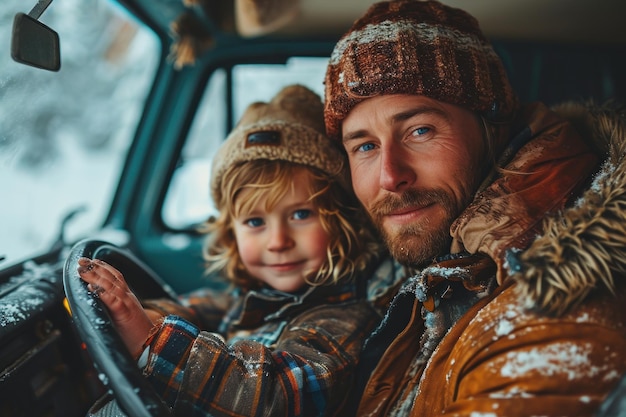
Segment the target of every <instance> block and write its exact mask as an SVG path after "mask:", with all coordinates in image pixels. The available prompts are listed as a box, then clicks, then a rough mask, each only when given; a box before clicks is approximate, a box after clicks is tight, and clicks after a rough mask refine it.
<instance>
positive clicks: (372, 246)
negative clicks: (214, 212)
mask: <svg viewBox="0 0 626 417" xmlns="http://www.w3.org/2000/svg"><path fill="white" fill-rule="evenodd" d="M299 171H304V172H307V173H308V174H307V178H308V181H307V182H306V183H305V184H294V182H293V178H295V174H296V173H297V172H299ZM223 178H224V179H223V181H222V193H221V201H216V202H215V203H216V205H217V206H218V207H221V208H222V210H221V212H220V215H219V216H218V218H217V219H216V220H215V221H213V222H208V223H207V228H206V231H208V232H210V233H211V235H210V237H209V238H208V239H207V243H206V246H205V250H204V257H205V259H206V260H207V261H208V268H207V271H208V272H212V271H221V272H222V273H223V274H224V275H225V276H226V277H227V278H228V279H229V280H231V282H233V283H234V284H236V285H238V286H242V287H244V288H254V287H256V286H258V285H259V284H260V283H259V282H258V280H256V279H254V278H253V277H251V276H250V275H249V274H248V272H247V270H246V269H245V267H244V265H243V263H242V261H241V257H240V256H239V252H238V250H237V242H236V239H235V233H234V229H233V227H234V225H233V220H234V218H235V217H239V216H241V215H245V214H246V213H248V212H250V211H251V210H253V209H254V207H255V206H256V205H258V203H259V202H260V201H263V200H265V205H266V207H265V209H266V210H272V209H273V208H274V207H275V206H276V204H277V203H278V202H279V201H280V199H281V198H283V196H285V194H287V193H289V192H290V191H291V190H292V188H293V187H294V186H298V187H307V191H308V192H309V193H310V195H311V197H310V201H311V202H312V203H313V205H314V207H315V208H316V209H317V210H318V213H319V218H320V221H321V223H322V227H323V228H324V229H325V230H326V232H327V233H328V235H329V236H330V237H331V238H330V243H329V245H328V248H327V249H326V254H327V256H326V261H325V262H324V264H323V266H322V267H321V268H320V270H319V271H317V273H316V274H314V275H312V276H310V277H307V282H308V283H309V284H310V285H324V284H331V283H336V282H338V281H340V280H342V279H346V278H350V277H353V276H354V274H355V273H356V272H359V271H362V270H364V269H365V268H366V267H367V266H368V264H369V262H370V261H371V260H372V259H373V258H374V257H376V255H378V254H379V252H380V250H381V246H380V245H379V244H378V240H377V237H376V236H375V234H374V232H373V228H372V227H371V226H370V224H369V219H368V218H367V217H366V216H365V213H364V211H363V210H362V208H361V206H360V205H359V203H358V201H357V200H356V198H355V197H354V195H353V194H352V193H351V192H349V191H347V190H346V189H345V188H344V187H342V186H341V185H340V184H339V182H337V181H336V180H335V179H332V178H331V177H329V176H328V175H326V174H324V173H323V172H322V171H320V170H317V169H315V168H312V167H309V166H304V165H300V164H296V163H293V162H288V161H284V160H272V161H270V160H263V159H257V160H252V161H247V162H244V163H241V164H235V165H232V166H231V167H230V168H229V169H228V171H227V172H226V173H225V174H224V176H223ZM243 190H250V191H251V192H249V193H247V194H246V198H245V199H239V198H238V197H239V195H240V194H241V192H242V191H243ZM357 228H358V229H357Z"/></svg>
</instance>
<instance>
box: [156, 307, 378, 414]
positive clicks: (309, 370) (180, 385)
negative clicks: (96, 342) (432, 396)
mask: <svg viewBox="0 0 626 417" xmlns="http://www.w3.org/2000/svg"><path fill="white" fill-rule="evenodd" d="M378 320H379V316H378V315H377V314H376V313H375V312H374V310H373V309H372V308H371V307H370V305H369V304H368V303H366V302H350V303H343V304H335V305H324V306H318V307H315V308H313V309H310V310H309V311H307V312H306V313H303V314H301V315H300V316H298V317H297V318H296V319H295V320H292V321H291V322H290V323H289V324H288V325H287V326H286V327H285V330H284V331H283V333H282V335H281V337H280V338H279V340H278V342H277V345H276V346H275V348H272V349H270V348H267V347H265V346H263V345H262V344H261V343H258V342H253V341H237V342H235V343H232V344H226V343H225V342H224V340H223V339H222V338H221V336H219V335H217V334H215V333H210V332H203V331H200V330H198V328H197V327H195V326H193V325H192V324H191V323H189V322H187V321H185V320H183V319H181V318H180V317H177V316H168V317H166V318H165V320H164V321H163V324H162V325H161V327H160V328H159V329H158V330H157V331H156V333H155V334H154V335H153V336H152V337H151V339H149V340H148V343H149V345H150V357H149V360H148V365H147V366H146V368H144V374H145V375H146V376H147V377H148V379H149V380H150V381H151V382H152V384H153V385H154V386H155V388H156V390H157V392H158V393H159V394H160V395H161V396H162V397H163V398H164V399H165V401H166V402H167V403H168V404H169V405H170V406H171V407H173V408H174V412H175V414H176V415H180V416H209V415H210V416H277V415H279V416H318V415H333V414H334V415H337V413H338V412H339V410H340V408H341V406H342V405H343V404H342V403H343V401H345V398H347V396H348V391H349V389H350V387H351V386H352V382H353V381H352V378H353V372H354V369H355V367H356V364H357V361H358V356H359V353H360V350H361V346H362V344H363V341H364V340H365V338H366V337H367V336H368V335H369V333H370V332H371V330H372V328H373V326H374V325H375V324H376V323H377V322H378Z"/></svg>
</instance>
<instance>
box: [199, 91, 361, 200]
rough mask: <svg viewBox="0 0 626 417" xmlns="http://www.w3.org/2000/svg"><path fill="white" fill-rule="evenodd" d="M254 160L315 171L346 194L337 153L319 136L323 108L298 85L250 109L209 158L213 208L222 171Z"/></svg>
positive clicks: (344, 175) (344, 171)
mask: <svg viewBox="0 0 626 417" xmlns="http://www.w3.org/2000/svg"><path fill="white" fill-rule="evenodd" d="M256 159H267V160H283V161H289V162H293V163H297V164H300V165H305V166H307V167H313V168H316V169H318V170H320V171H322V172H324V173H325V174H326V175H328V176H329V177H330V178H333V179H336V180H337V181H338V182H339V184H340V185H342V186H343V187H344V188H346V190H350V188H349V186H348V184H349V181H350V176H349V175H350V174H349V172H348V170H347V163H346V162H344V160H345V156H344V154H343V151H342V150H341V149H340V147H339V146H337V144H336V143H334V142H331V141H330V140H329V139H328V137H327V136H326V135H325V132H324V105H323V104H322V100H321V98H320V97H319V95H317V94H316V93H315V92H313V91H311V90H310V89H308V88H307V87H305V86H302V85H297V84H296V85H290V86H287V87H285V88H283V89H282V90H281V91H279V92H278V94H276V96H274V98H272V100H271V101H270V102H269V103H264V102H256V103H252V104H250V105H249V106H248V108H247V109H246V110H245V112H244V114H243V116H242V117H241V119H240V120H239V122H238V123H237V126H236V127H235V128H234V129H233V130H232V132H231V133H230V134H229V135H228V137H227V138H226V140H225V141H224V143H223V144H222V146H221V147H220V149H219V150H218V151H217V153H216V155H215V157H214V158H213V166H212V173H211V194H212V197H213V201H214V202H215V203H216V204H217V205H218V206H219V205H220V202H221V200H222V181H223V177H224V174H225V173H226V171H227V170H228V169H229V168H230V167H232V166H234V165H236V164H240V163H243V162H246V161H252V160H256Z"/></svg>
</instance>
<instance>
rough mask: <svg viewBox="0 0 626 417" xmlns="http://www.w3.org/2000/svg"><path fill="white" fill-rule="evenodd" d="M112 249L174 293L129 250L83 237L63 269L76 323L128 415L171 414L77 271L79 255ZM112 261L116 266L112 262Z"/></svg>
mask: <svg viewBox="0 0 626 417" xmlns="http://www.w3.org/2000/svg"><path fill="white" fill-rule="evenodd" d="M111 253H113V254H114V256H113V258H115V259H117V260H121V261H123V263H127V264H133V265H134V267H135V272H137V271H140V272H141V273H142V274H143V277H141V278H143V279H144V280H145V279H146V278H147V279H149V280H153V282H152V284H154V285H158V286H159V287H160V288H161V292H162V293H163V294H165V296H168V297H173V295H172V294H170V293H169V291H170V290H169V289H167V287H163V286H162V285H161V284H162V283H161V282H160V280H159V279H158V277H156V274H154V273H153V272H152V271H151V270H149V268H147V267H146V266H145V265H143V264H141V263H140V262H139V261H138V260H137V259H135V258H134V257H133V256H132V255H130V254H129V253H128V252H125V251H122V250H120V249H119V248H117V247H115V246H114V245H112V244H110V243H107V242H103V241H98V240H83V241H81V242H78V243H77V244H75V245H74V247H73V248H72V249H71V251H70V253H69V255H68V256H67V258H66V260H65V267H64V270H63V286H64V288H65V295H66V297H67V301H68V303H69V306H70V310H71V313H72V318H73V324H74V327H75V328H76V330H77V331H78V334H79V336H80V338H81V339H82V341H83V342H85V344H86V345H87V351H88V352H89V354H90V355H91V357H92V359H93V360H94V363H95V365H96V367H97V368H98V370H99V371H100V372H102V373H104V374H105V376H106V382H105V384H106V385H108V386H109V388H111V391H112V392H113V395H114V397H115V400H116V401H117V405H119V407H120V408H121V409H122V410H123V411H124V412H125V413H126V414H127V415H128V416H129V417H144V416H145V417H171V416H172V415H173V414H172V411H171V410H170V408H169V407H168V406H167V405H166V404H165V402H164V401H163V400H162V399H161V398H160V397H159V395H158V394H157V393H156V392H155V390H154V388H153V387H152V385H150V383H149V382H148V380H147V379H146V378H145V377H144V376H143V375H142V374H141V371H140V370H139V367H138V366H137V363H136V362H135V360H134V359H133V358H132V356H131V354H130V353H129V352H128V350H127V349H126V346H125V345H124V342H123V341H122V338H121V337H120V336H119V334H118V333H117V331H116V330H115V328H114V327H113V323H112V321H111V317H110V316H109V313H108V311H107V310H106V308H105V307H104V304H103V303H102V301H100V299H99V298H97V297H96V296H95V295H94V294H93V293H91V292H90V291H89V290H88V289H87V283H86V282H84V281H83V280H82V279H81V278H80V275H78V259H79V258H81V257H87V258H92V259H93V258H96V257H98V258H99V259H103V258H105V256H101V255H106V254H111ZM105 260H106V259H105ZM107 262H108V260H107ZM111 264H112V265H114V266H116V265H115V264H114V263H113V262H112V263H111ZM116 267H117V266H116ZM122 272H125V271H124V270H122ZM157 292H159V291H157Z"/></svg>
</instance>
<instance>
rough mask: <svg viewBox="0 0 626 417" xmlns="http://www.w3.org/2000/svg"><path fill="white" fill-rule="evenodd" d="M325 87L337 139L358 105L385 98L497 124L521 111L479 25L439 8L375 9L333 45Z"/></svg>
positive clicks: (420, 4) (394, 5)
mask: <svg viewBox="0 0 626 417" xmlns="http://www.w3.org/2000/svg"><path fill="white" fill-rule="evenodd" d="M324 83H325V100H326V102H325V108H324V117H325V122H326V129H327V133H328V135H329V136H330V138H331V139H333V140H335V139H340V136H341V123H342V121H343V119H344V118H345V117H346V116H347V115H348V113H349V112H350V111H351V110H352V109H353V108H354V106H356V105H357V104H358V103H360V102H361V101H363V100H365V99H366V98H369V97H372V96H376V95H381V94H417V95H424V96H427V97H430V98H432V99H435V100H439V101H443V102H446V103H451V104H456V105H458V106H461V107H464V108H466V109H469V110H472V111H476V112H479V113H481V114H483V115H484V116H485V117H486V118H487V119H488V120H494V121H496V120H507V119H509V118H510V117H511V115H512V114H513V112H514V111H515V109H516V108H517V105H518V101H517V97H516V96H515V93H514V92H513V90H512V88H511V85H510V84H509V80H508V79H507V76H506V72H505V69H504V67H503V65H502V61H501V60H500V58H499V57H498V55H497V54H496V52H495V51H494V49H493V48H492V46H491V44H490V43H489V42H488V41H487V39H486V38H485V37H484V35H483V33H482V32H481V30H480V28H479V26H478V22H477V20H476V19H475V18H474V17H472V16H471V15H469V14H467V13H466V12H465V11H463V10H460V9H456V8H452V7H449V6H446V5H443V4H441V3H439V2H438V1H419V0H396V1H387V2H381V3H375V4H373V5H372V6H371V7H370V8H369V9H368V10H367V12H366V13H365V15H363V17H361V18H360V19H358V20H357V21H356V22H355V23H354V24H353V25H352V28H351V29H350V30H349V31H348V32H347V33H346V34H345V35H344V36H343V37H342V38H341V39H340V40H339V42H338V43H337V45H336V46H335V49H334V51H333V53H332V55H331V57H330V62H329V65H328V69H327V72H326V79H325V81H324Z"/></svg>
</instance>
